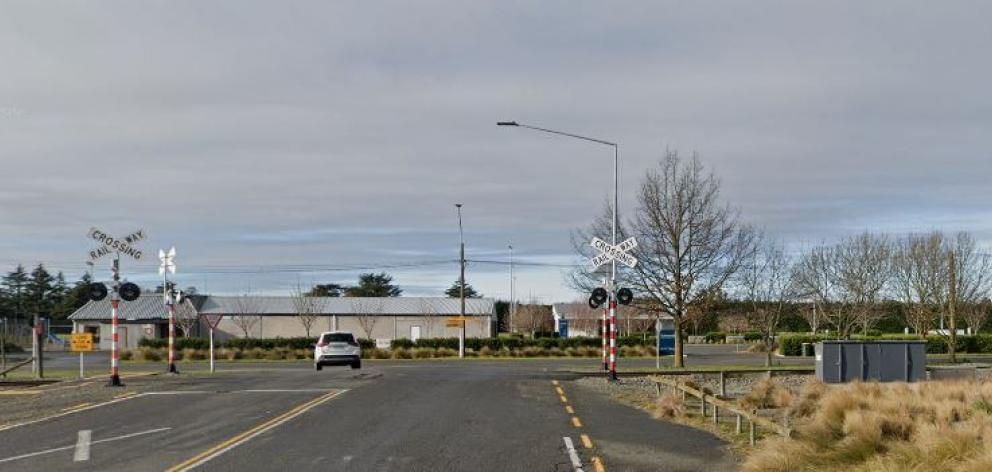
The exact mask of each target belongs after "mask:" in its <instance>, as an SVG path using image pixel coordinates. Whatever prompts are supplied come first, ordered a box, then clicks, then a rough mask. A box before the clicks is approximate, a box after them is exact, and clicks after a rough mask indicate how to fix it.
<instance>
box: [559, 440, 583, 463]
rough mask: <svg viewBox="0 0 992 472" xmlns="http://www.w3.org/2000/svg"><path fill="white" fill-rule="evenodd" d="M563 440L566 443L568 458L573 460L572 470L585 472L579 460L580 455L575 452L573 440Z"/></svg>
mask: <svg viewBox="0 0 992 472" xmlns="http://www.w3.org/2000/svg"><path fill="white" fill-rule="evenodd" d="M562 439H563V440H564V441H565V448H566V449H568V458H569V459H571V460H572V468H573V469H575V472H583V471H582V461H580V460H579V453H577V452H575V446H574V445H573V444H572V438H570V437H567V436H566V437H563V438H562Z"/></svg>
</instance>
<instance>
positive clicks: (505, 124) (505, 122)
mask: <svg viewBox="0 0 992 472" xmlns="http://www.w3.org/2000/svg"><path fill="white" fill-rule="evenodd" d="M496 126H520V124H518V123H517V122H516V121H497V122H496Z"/></svg>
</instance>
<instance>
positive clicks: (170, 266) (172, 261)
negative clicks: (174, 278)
mask: <svg viewBox="0 0 992 472" xmlns="http://www.w3.org/2000/svg"><path fill="white" fill-rule="evenodd" d="M158 260H160V261H162V263H161V264H160V265H159V266H158V275H165V272H166V271H168V272H169V273H170V274H175V273H176V248H171V249H169V252H168V253H166V252H165V251H163V250H161V249H159V250H158Z"/></svg>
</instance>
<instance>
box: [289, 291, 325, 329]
mask: <svg viewBox="0 0 992 472" xmlns="http://www.w3.org/2000/svg"><path fill="white" fill-rule="evenodd" d="M312 293H313V288H311V289H310V290H306V291H304V290H303V287H301V286H299V285H297V286H296V289H295V290H294V291H293V308H294V309H295V310H296V319H297V320H299V322H300V324H301V325H303V329H304V330H305V331H306V333H307V337H308V338H309V337H310V330H311V329H313V325H314V324H315V323H316V322H317V319H319V318H320V315H321V313H323V311H324V310H323V309H324V300H323V298H321V297H315V296H313V295H311V294H312Z"/></svg>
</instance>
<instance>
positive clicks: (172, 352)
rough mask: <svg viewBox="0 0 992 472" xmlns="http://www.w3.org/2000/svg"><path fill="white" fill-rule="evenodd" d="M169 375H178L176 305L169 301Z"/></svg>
mask: <svg viewBox="0 0 992 472" xmlns="http://www.w3.org/2000/svg"><path fill="white" fill-rule="evenodd" d="M166 290H168V288H166ZM166 296H168V295H166ZM169 373H170V374H178V373H179V370H178V369H176V305H175V303H172V302H171V300H170V303H169Z"/></svg>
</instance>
